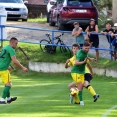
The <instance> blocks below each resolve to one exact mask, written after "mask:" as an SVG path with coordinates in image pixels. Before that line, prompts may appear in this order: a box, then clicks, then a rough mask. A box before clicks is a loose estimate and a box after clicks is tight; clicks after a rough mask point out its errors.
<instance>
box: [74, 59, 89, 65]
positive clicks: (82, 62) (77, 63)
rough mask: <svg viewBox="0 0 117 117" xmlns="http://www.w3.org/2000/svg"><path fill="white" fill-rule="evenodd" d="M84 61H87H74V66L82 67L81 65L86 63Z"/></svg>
mask: <svg viewBox="0 0 117 117" xmlns="http://www.w3.org/2000/svg"><path fill="white" fill-rule="evenodd" d="M86 61H87V58H86V59H85V60H84V61H79V60H76V61H75V65H82V64H84V63H86Z"/></svg>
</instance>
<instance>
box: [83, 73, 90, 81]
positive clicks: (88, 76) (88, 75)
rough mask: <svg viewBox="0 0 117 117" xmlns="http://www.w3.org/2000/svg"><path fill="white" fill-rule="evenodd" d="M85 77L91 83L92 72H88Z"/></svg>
mask: <svg viewBox="0 0 117 117" xmlns="http://www.w3.org/2000/svg"><path fill="white" fill-rule="evenodd" d="M84 77H85V81H88V82H89V83H90V81H91V79H92V75H91V74H90V73H86V74H85V75H84Z"/></svg>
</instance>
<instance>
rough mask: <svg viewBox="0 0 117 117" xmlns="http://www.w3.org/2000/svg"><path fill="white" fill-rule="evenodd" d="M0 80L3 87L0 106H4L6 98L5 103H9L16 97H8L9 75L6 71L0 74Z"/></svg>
mask: <svg viewBox="0 0 117 117" xmlns="http://www.w3.org/2000/svg"><path fill="white" fill-rule="evenodd" d="M1 78H2V82H3V83H4V85H5V87H4V89H3V93H2V98H1V100H0V104H6V102H5V99H6V97H7V98H8V100H7V102H9V101H10V102H11V100H16V97H14V98H11V97H10V89H11V86H12V84H11V79H10V73H9V71H8V70H5V71H2V72H1Z"/></svg>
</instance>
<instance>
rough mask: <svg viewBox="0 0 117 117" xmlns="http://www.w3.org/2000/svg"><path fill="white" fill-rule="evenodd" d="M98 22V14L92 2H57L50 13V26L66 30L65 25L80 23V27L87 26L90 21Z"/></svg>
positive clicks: (61, 0) (67, 0)
mask: <svg viewBox="0 0 117 117" xmlns="http://www.w3.org/2000/svg"><path fill="white" fill-rule="evenodd" d="M91 18H93V19H95V21H96V23H97V22H98V12H97V9H96V7H95V6H94V4H93V2H92V0H57V2H56V4H55V5H54V6H52V7H51V10H50V12H49V25H50V26H55V24H56V23H57V25H58V29H59V30H61V29H64V26H65V25H73V23H74V22H78V23H79V24H80V26H85V27H86V26H87V25H88V24H89V21H90V19H91Z"/></svg>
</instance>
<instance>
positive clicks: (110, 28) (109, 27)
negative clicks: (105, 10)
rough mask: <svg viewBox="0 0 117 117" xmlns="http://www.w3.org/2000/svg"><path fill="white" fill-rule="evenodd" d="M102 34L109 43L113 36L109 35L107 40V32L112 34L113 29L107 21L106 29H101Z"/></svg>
mask: <svg viewBox="0 0 117 117" xmlns="http://www.w3.org/2000/svg"><path fill="white" fill-rule="evenodd" d="M101 33H102V34H104V35H106V37H107V40H108V42H109V43H111V42H112V41H113V39H114V38H113V37H111V36H110V40H109V35H108V34H112V33H114V30H113V29H112V27H111V25H110V24H109V23H107V24H106V29H105V30H103V31H101Z"/></svg>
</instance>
